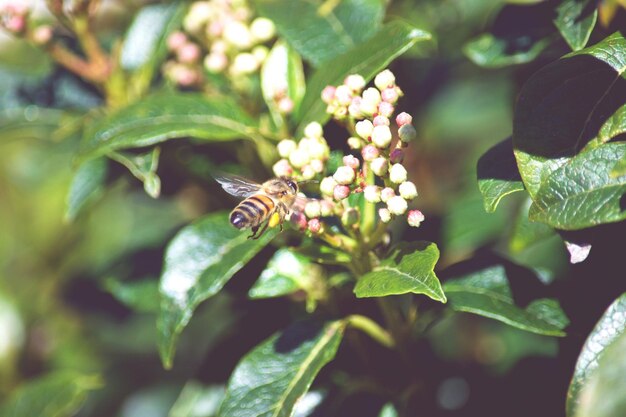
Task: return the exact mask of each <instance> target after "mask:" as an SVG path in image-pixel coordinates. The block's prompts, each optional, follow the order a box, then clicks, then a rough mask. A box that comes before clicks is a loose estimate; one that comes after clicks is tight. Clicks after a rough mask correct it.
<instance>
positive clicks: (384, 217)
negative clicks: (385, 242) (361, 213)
mask: <svg viewBox="0 0 626 417" xmlns="http://www.w3.org/2000/svg"><path fill="white" fill-rule="evenodd" d="M378 216H379V217H380V221H381V222H383V223H389V221H390V220H391V212H390V211H389V210H388V209H386V208H381V209H378Z"/></svg>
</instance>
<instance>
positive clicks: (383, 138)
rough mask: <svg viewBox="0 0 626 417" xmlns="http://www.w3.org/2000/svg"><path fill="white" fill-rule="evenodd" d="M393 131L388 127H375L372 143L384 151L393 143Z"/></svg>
mask: <svg viewBox="0 0 626 417" xmlns="http://www.w3.org/2000/svg"><path fill="white" fill-rule="evenodd" d="M391 138H392V136H391V130H390V129H389V126H387V125H379V126H375V127H374V129H373V131H372V142H373V143H374V145H376V146H377V147H379V148H381V149H384V148H386V147H387V146H389V144H390V143H391Z"/></svg>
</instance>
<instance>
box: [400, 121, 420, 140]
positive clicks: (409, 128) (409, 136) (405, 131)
mask: <svg viewBox="0 0 626 417" xmlns="http://www.w3.org/2000/svg"><path fill="white" fill-rule="evenodd" d="M398 136H400V140H401V141H402V142H404V143H409V142H411V141H412V140H413V139H415V138H416V137H417V132H416V131H415V128H414V127H413V125H410V124H405V125H402V127H400V129H398Z"/></svg>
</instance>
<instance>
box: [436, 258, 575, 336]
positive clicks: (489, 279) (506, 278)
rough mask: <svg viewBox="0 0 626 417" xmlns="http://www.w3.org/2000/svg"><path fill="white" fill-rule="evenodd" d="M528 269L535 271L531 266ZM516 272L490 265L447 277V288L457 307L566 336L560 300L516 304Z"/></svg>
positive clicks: (464, 310)
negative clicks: (514, 283)
mask: <svg viewBox="0 0 626 417" xmlns="http://www.w3.org/2000/svg"><path fill="white" fill-rule="evenodd" d="M518 268H519V267H518ZM518 271H519V269H518ZM525 273H526V274H533V273H532V272H531V271H529V270H526V272H525ZM533 275H534V274H533ZM516 276H517V275H516V273H515V272H513V270H512V269H511V267H510V266H509V267H507V266H505V265H498V264H496V265H489V266H487V267H484V268H481V269H479V270H477V271H471V272H469V273H465V274H464V275H462V276H459V277H453V278H452V279H449V280H447V281H446V282H445V283H444V285H443V289H444V291H445V292H446V295H447V296H448V300H449V305H450V308H452V309H453V310H455V311H461V312H467V313H473V314H478V315H480V316H484V317H489V318H492V319H495V320H499V321H501V322H503V323H506V324H508V325H510V326H513V327H517V328H519V329H522V330H526V331H529V332H532V333H538V334H543V335H546V336H564V335H565V333H564V332H563V329H564V328H565V327H566V326H567V324H568V323H569V321H568V319H567V317H566V316H565V314H564V313H563V311H562V310H561V308H560V306H559V304H558V302H556V301H555V300H551V299H539V300H535V301H533V302H531V303H529V304H528V305H527V306H525V307H522V306H519V305H517V304H516V302H515V299H514V294H513V293H512V291H511V282H512V279H513V277H516ZM518 278H520V277H518ZM524 278H526V277H524ZM528 278H529V277H528ZM520 281H521V279H520ZM527 284H528V282H527Z"/></svg>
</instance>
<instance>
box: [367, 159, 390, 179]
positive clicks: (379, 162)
mask: <svg viewBox="0 0 626 417" xmlns="http://www.w3.org/2000/svg"><path fill="white" fill-rule="evenodd" d="M370 166H371V168H372V171H373V172H374V174H376V175H378V176H379V177H382V176H383V175H385V174H387V170H388V169H389V163H388V162H387V159H385V158H383V157H382V156H380V157H378V158H376V159H374V160H373V161H372V162H371V163H370Z"/></svg>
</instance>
